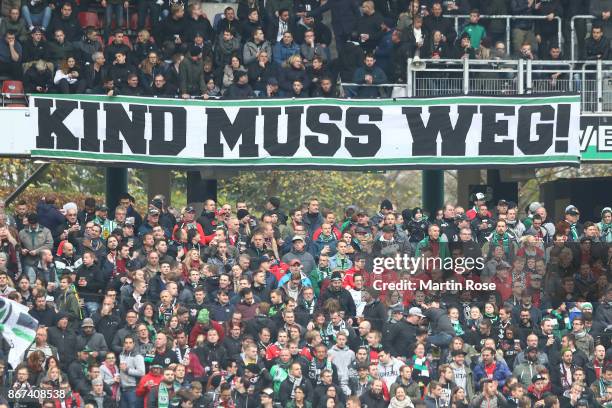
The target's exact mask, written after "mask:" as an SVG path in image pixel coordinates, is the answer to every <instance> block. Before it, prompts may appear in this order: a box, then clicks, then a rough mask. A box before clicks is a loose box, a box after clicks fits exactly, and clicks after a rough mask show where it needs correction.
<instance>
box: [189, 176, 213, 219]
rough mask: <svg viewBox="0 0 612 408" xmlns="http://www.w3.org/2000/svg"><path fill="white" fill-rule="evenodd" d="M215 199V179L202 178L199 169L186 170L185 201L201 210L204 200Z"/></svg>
mask: <svg viewBox="0 0 612 408" xmlns="http://www.w3.org/2000/svg"><path fill="white" fill-rule="evenodd" d="M208 199H213V200H215V202H216V201H217V179H211V178H203V177H202V174H201V173H200V171H188V172H187V203H188V204H196V209H197V210H201V206H202V203H203V202H204V201H205V200H208Z"/></svg>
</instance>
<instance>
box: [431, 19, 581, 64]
mask: <svg viewBox="0 0 612 408" xmlns="http://www.w3.org/2000/svg"><path fill="white" fill-rule="evenodd" d="M442 17H444V18H452V19H454V20H455V31H456V32H457V35H459V20H460V19H463V20H466V19H469V18H470V16H469V15H467V14H458V15H455V16H453V15H447V16H445V15H443V16H442ZM480 18H481V19H484V20H506V49H507V50H510V45H511V34H512V24H511V23H510V21H511V20H548V17H547V16H516V15H508V14H502V15H481V16H480ZM553 19H554V20H557V41H558V44H559V46H561V47H562V46H563V34H562V22H561V17H559V16H555V17H554V18H553ZM572 59H573V58H572Z"/></svg>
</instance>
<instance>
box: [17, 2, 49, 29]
mask: <svg viewBox="0 0 612 408" xmlns="http://www.w3.org/2000/svg"><path fill="white" fill-rule="evenodd" d="M21 15H22V16H23V19H24V20H25V22H26V26H27V27H28V28H30V27H32V26H39V27H42V29H43V30H45V31H46V30H47V27H49V23H50V22H51V9H50V8H49V7H45V9H44V10H43V12H42V13H30V9H29V8H28V6H23V7H22V8H21Z"/></svg>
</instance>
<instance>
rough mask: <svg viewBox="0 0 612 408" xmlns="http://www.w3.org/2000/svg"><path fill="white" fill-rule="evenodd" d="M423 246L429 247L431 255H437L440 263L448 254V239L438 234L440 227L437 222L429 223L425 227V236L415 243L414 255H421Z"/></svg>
mask: <svg viewBox="0 0 612 408" xmlns="http://www.w3.org/2000/svg"><path fill="white" fill-rule="evenodd" d="M425 248H431V250H432V251H433V256H434V257H439V258H440V259H441V260H442V263H444V260H445V259H446V258H448V257H449V256H450V251H449V249H448V240H447V239H446V236H444V235H440V227H439V226H438V225H437V224H431V225H430V226H429V228H428V229H427V236H426V237H425V238H423V239H422V240H421V241H419V243H418V244H417V247H416V252H415V256H416V257H419V256H421V254H422V252H423V250H424V249H425Z"/></svg>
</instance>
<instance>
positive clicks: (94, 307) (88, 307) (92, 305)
mask: <svg viewBox="0 0 612 408" xmlns="http://www.w3.org/2000/svg"><path fill="white" fill-rule="evenodd" d="M98 309H100V304H99V303H98V302H85V312H86V313H87V317H91V316H93V314H94V313H96V312H97V311H98ZM449 341H450V340H449Z"/></svg>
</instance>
